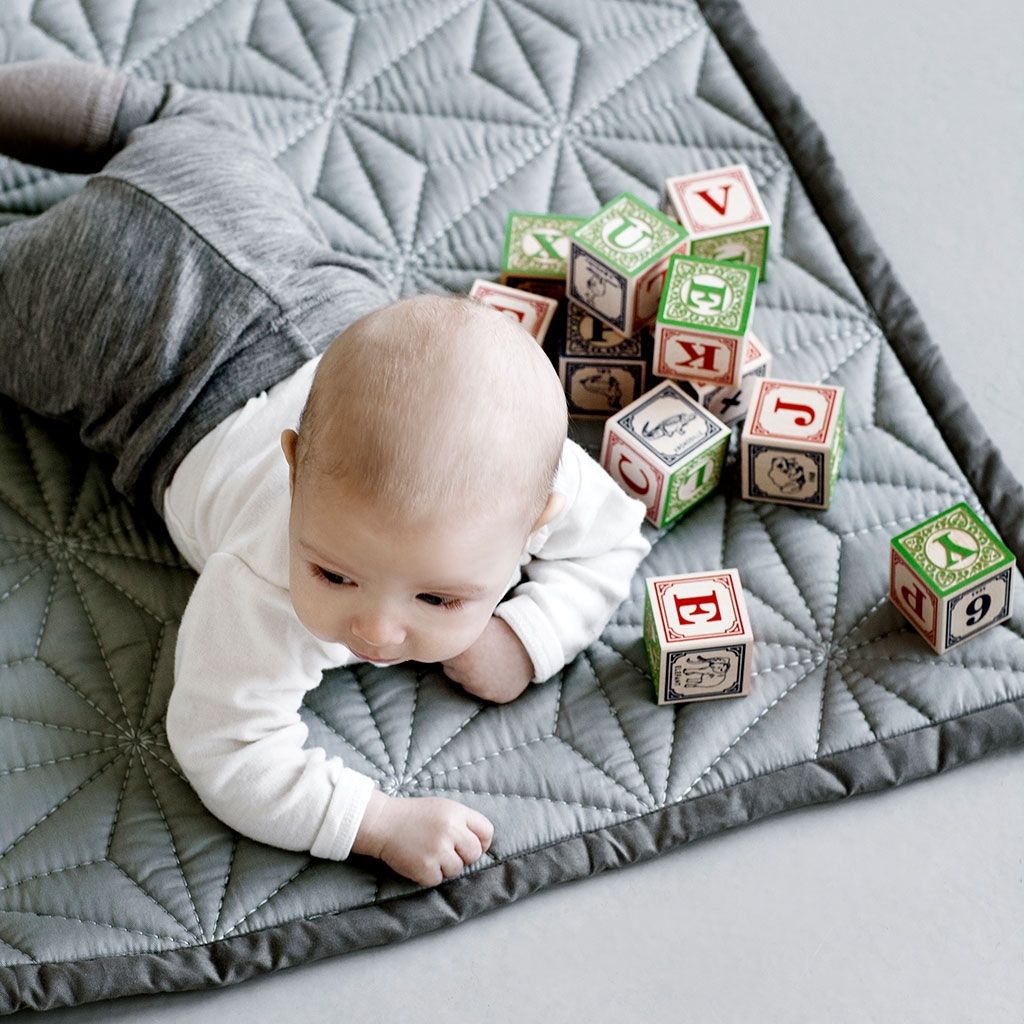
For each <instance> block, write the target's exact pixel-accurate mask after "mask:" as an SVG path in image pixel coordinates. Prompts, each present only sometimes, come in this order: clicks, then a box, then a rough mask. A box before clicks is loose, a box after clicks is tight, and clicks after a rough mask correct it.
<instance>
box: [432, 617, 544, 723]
mask: <svg viewBox="0 0 1024 1024" xmlns="http://www.w3.org/2000/svg"><path fill="white" fill-rule="evenodd" d="M441 666H442V668H443V669H444V672H445V675H446V676H448V678H449V679H451V680H453V681H454V682H456V683H459V684H460V685H461V686H462V687H463V688H464V689H466V690H468V691H469V692H470V693H471V694H473V696H474V697H482V698H483V699H484V700H491V701H494V702H495V703H497V704H505V703H507V702H508V701H510V700H514V699H515V698H516V697H518V696H519V694H521V693H522V692H523V690H525V689H526V687H527V686H529V684H530V680H531V679H532V678H533V661H532V660H531V658H530V655H529V653H528V652H527V650H526V648H525V647H524V646H523V644H522V641H521V640H520V639H519V637H518V636H516V633H515V630H513V629H512V627H511V626H510V625H509V624H508V623H507V622H506V621H505V620H504V619H501V618H498V616H496V615H492V616H491V618H490V620H489V621H488V623H487V625H486V626H485V627H484V631H483V632H482V633H481V634H480V636H479V637H477V639H476V641H475V642H474V643H473V645H472V646H471V647H468V648H467V649H466V650H464V651H463V652H462V653H461V654H460V655H458V656H457V657H454V658H449V659H448V660H447V661H442V662H441Z"/></svg>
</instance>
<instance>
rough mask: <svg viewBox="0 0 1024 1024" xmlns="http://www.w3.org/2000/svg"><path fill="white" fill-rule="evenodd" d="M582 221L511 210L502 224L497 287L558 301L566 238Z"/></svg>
mask: <svg viewBox="0 0 1024 1024" xmlns="http://www.w3.org/2000/svg"><path fill="white" fill-rule="evenodd" d="M583 220H584V218H583V217H568V216H565V215H563V214H557V213H522V212H520V211H517V210H513V211H512V212H511V213H510V214H509V215H508V220H507V221H506V223H505V247H504V250H503V252H502V257H501V278H500V280H501V283H502V284H507V285H509V287H512V288H523V289H525V290H526V291H532V292H536V293H539V294H542V295H547V296H548V297H549V298H552V299H559V298H561V297H562V296H564V295H565V278H566V273H567V271H568V265H569V236H570V235H571V234H572V232H573V231H575V230H576V228H577V227H579V225H580V224H582V223H583Z"/></svg>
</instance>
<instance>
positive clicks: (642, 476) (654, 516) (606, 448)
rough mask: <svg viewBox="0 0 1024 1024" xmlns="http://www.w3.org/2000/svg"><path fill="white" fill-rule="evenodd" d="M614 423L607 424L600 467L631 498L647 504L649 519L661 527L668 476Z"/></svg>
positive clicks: (610, 421)
mask: <svg viewBox="0 0 1024 1024" xmlns="http://www.w3.org/2000/svg"><path fill="white" fill-rule="evenodd" d="M614 422H615V421H614V420H607V421H606V422H605V432H604V437H603V439H602V443H601V466H602V467H603V469H604V470H605V472H607V473H608V475H609V476H611V478H612V479H613V480H614V481H615V482H616V483H617V484H618V485H619V486H620V487H621V488H622V489H623V490H624V491H625V492H626V493H627V494H628V495H629V496H630V497H631V498H637V499H638V500H639V501H642V502H643V503H644V506H645V507H646V509H647V511H646V513H645V517H646V519H647V520H648V521H649V522H650V523H651V524H653V525H654V526H659V525H660V523H661V510H662V507H663V505H664V497H665V484H666V482H667V479H668V474H667V473H666V472H665V470H664V469H662V468H660V467H659V466H657V465H655V464H653V463H652V462H651V461H650V460H649V459H645V458H643V457H642V456H641V455H640V454H639V453H638V452H636V451H634V450H633V449H632V448H631V447H630V445H629V444H628V443H627V442H626V441H625V440H624V439H623V437H622V436H620V435H619V434H618V433H616V432H615V431H614V430H612V429H610V428H611V426H612V424H613V423H614Z"/></svg>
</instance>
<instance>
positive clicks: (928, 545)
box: [889, 502, 1016, 654]
mask: <svg viewBox="0 0 1024 1024" xmlns="http://www.w3.org/2000/svg"><path fill="white" fill-rule="evenodd" d="M889 543H890V550H889V556H890V557H889V599H890V600H891V601H892V603H893V604H894V605H896V607H897V608H898V609H899V610H900V611H901V612H902V613H903V615H904V617H905V618H906V619H907V621H908V622H909V623H910V624H911V625H912V626H913V627H914V629H916V630H917V631H918V633H920V634H921V636H923V637H924V639H925V641H926V642H927V643H928V644H929V645H930V646H931V648H932V650H934V651H935V652H936V654H942V653H943V652H945V651H948V650H949V649H950V648H951V647H956V646H957V644H961V643H963V642H964V641H965V640H969V639H970V638H971V637H973V636H977V635H978V633H980V632H981V631H982V630H985V629H988V628H989V626H994V625H996V623H998V622H1002V621H1003V620H1004V619H1008V618H1009V617H1010V615H1011V614H1012V611H1013V608H1012V605H1013V568H1014V564H1015V562H1016V559H1015V558H1014V556H1013V555H1012V554H1011V552H1010V550H1009V549H1008V548H1007V547H1006V545H1005V544H1003V542H1002V541H1001V540H1000V539H999V538H998V537H997V536H996V535H995V534H994V533H993V532H992V531H991V530H990V529H989V528H988V527H987V526H986V525H985V524H984V523H983V522H982V521H981V520H980V519H979V518H978V516H977V515H976V514H975V512H974V511H973V509H971V508H970V506H968V505H967V504H966V503H965V502H959V503H958V504H956V505H953V506H952V507H951V508H947V509H946V510H945V511H944V512H940V513H939V514H938V515H934V516H932V517H931V519H926V520H925V521H924V522H923V523H918V524H917V525H916V526H912V527H911V528H910V529H909V530H906V531H904V532H903V533H901V534H899V535H898V536H896V537H893V538H892V540H891V541H890V542H889Z"/></svg>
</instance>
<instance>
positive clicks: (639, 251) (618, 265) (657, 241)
mask: <svg viewBox="0 0 1024 1024" xmlns="http://www.w3.org/2000/svg"><path fill="white" fill-rule="evenodd" d="M688 244H689V242H688V239H687V235H686V230H685V229H684V228H683V227H682V226H681V225H680V224H677V223H676V222H675V221H674V220H671V219H670V218H668V217H666V216H665V215H664V214H663V213H659V212H658V211H657V210H655V209H654V207H652V206H648V205H647V203H645V202H642V201H641V200H639V199H637V197H636V196H634V195H633V194H632V193H630V192H623V193H621V195H618V196H616V197H615V198H614V199H613V200H612V201H611V202H609V203H606V204H605V205H604V206H602V207H601V209H600V210H598V212H597V213H595V214H594V216H593V217H591V218H589V219H588V220H585V221H584V222H583V223H582V224H581V225H580V226H579V227H578V228H577V229H576V230H575V231H574V232H573V234H572V237H571V238H570V249H569V271H568V277H567V294H568V296H569V298H570V299H571V300H572V301H573V302H577V303H579V304H580V305H581V306H585V307H586V309H587V310H588V311H589V312H590V313H592V314H593V315H594V316H596V317H597V318H598V319H600V320H603V321H604V322H605V323H606V324H608V326H609V327H612V328H614V329H615V330H616V331H618V332H619V333H620V334H624V335H626V336H627V337H632V336H633V335H634V334H636V333H637V332H638V331H639V330H640V329H641V328H642V327H645V326H646V325H647V324H649V323H651V321H652V320H654V317H655V314H656V313H657V312H658V301H659V299H660V298H661V290H662V286H663V285H664V282H665V272H666V268H667V266H668V258H669V256H671V255H672V254H673V253H677V252H686V249H687V246H688Z"/></svg>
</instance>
